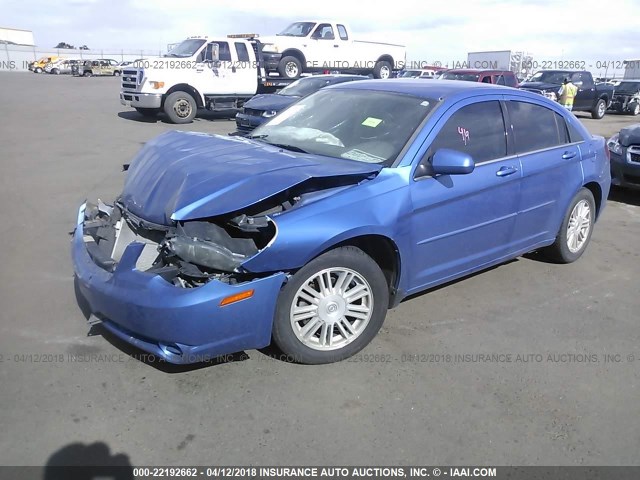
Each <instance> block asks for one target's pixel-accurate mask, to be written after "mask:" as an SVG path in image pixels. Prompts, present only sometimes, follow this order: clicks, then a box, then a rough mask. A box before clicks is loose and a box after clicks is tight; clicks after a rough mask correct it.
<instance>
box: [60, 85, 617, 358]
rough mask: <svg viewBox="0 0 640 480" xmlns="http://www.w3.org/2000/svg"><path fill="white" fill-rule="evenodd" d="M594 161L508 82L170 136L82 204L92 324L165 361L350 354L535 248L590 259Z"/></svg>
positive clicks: (594, 149) (603, 180) (597, 201)
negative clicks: (119, 186) (412, 308)
mask: <svg viewBox="0 0 640 480" xmlns="http://www.w3.org/2000/svg"><path fill="white" fill-rule="evenodd" d="M610 182H611V177H610V165H609V156H608V150H607V148H606V145H605V141H604V139H603V138H602V137H598V136H591V135H590V134H589V133H588V132H587V130H586V129H585V128H584V127H583V126H582V125H581V123H580V122H579V121H578V119H577V118H576V117H575V116H573V115H572V114H571V113H570V112H567V111H566V110H565V109H563V108H561V107H560V106H559V105H558V104H557V103H555V102H552V101H550V100H547V99H545V98H544V97H541V96H540V95H536V94H533V93H529V92H525V91H520V90H514V89H510V88H508V87H500V86H491V85H484V84H474V83H468V82H447V81H437V80H434V81H431V82H424V81H420V80H402V79H401V80H394V81H388V80H387V81H385V80H370V81H367V82H351V83H345V84H341V85H337V86H332V87H328V88H326V89H322V90H320V91H318V92H316V93H314V94H312V95H310V96H308V97H306V98H303V99H302V100H300V101H299V102H297V103H295V104H294V105H292V106H291V107H289V108H288V109H286V110H285V111H283V112H282V113H281V114H280V115H278V116H277V117H274V118H273V119H272V120H271V121H269V122H267V123H266V124H264V125H263V126H261V127H259V128H257V129H256V130H255V131H254V132H253V135H252V136H251V137H250V138H243V137H224V136H218V135H206V134H200V133H189V132H177V131H174V132H169V133H165V134H163V135H161V136H159V137H157V138H156V139H154V140H152V141H151V142H149V143H147V144H146V145H145V146H144V147H143V148H142V150H141V151H140V152H139V154H138V155H137V157H136V158H135V159H134V160H133V162H132V163H131V166H130V168H129V171H128V176H127V179H126V182H125V185H124V189H123V192H122V194H121V195H120V196H119V197H118V198H117V199H116V200H115V201H114V202H113V203H110V204H105V203H102V202H97V203H95V204H91V203H85V204H84V205H82V206H81V207H80V210H79V213H78V219H77V227H76V230H75V234H74V238H73V246H72V254H73V262H74V267H75V272H76V277H77V285H78V287H79V290H80V292H81V293H82V295H83V296H84V297H85V298H86V301H87V302H86V303H87V304H88V306H89V307H90V309H91V311H92V321H93V322H101V323H102V325H103V326H104V327H105V328H106V329H107V330H109V331H111V332H112V333H113V334H115V335H117V336H118V337H120V338H121V339H123V340H125V341H127V342H129V343H131V344H133V345H136V346H138V347H139V348H141V349H143V350H145V351H147V352H151V353H153V354H155V355H158V356H159V357H161V358H163V359H165V360H166V361H168V362H172V363H193V362H199V361H203V360H207V359H210V358H213V357H216V356H219V355H222V354H227V353H232V352H238V351H241V350H246V349H255V348H261V347H265V346H266V345H268V344H270V343H271V342H275V344H276V345H277V347H279V349H280V350H282V351H283V352H284V353H286V354H287V355H288V356H289V358H291V359H294V360H295V361H297V362H301V363H309V364H319V363H328V362H334V361H338V360H342V359H345V358H347V357H349V356H351V355H353V354H354V353H356V352H358V351H359V350H361V349H362V348H364V347H365V346H366V345H367V344H368V343H369V342H370V341H371V340H372V339H373V338H374V336H375V335H376V334H377V332H378V331H379V329H380V327H381V326H382V323H383V321H384V319H385V316H386V313H387V309H388V308H392V307H394V306H396V305H397V304H398V303H399V302H400V301H401V300H402V299H403V298H405V297H407V296H408V295H412V294H415V293H417V292H420V291H423V290H425V289H429V288H431V287H434V286H436V285H441V284H443V283H445V282H449V281H451V280H453V279H456V278H460V277H463V276H466V275H469V274H471V273H473V272H476V271H479V270H483V269H486V268H488V267H490V266H492V265H496V264H499V263H501V262H505V261H507V260H509V259H512V258H514V257H517V256H519V255H522V254H524V253H527V252H530V251H533V250H541V251H542V252H544V253H545V254H546V255H547V256H548V257H549V258H550V259H553V260H554V261H557V262H560V263H569V262H573V261H575V260H577V259H578V258H579V257H580V256H581V255H582V254H583V253H584V251H585V249H586V248H587V245H588V243H589V239H590V238H591V234H592V232H593V228H594V222H595V221H596V219H597V218H598V217H599V216H600V214H601V213H602V210H603V208H604V206H605V202H606V198H607V195H608V192H609V186H610Z"/></svg>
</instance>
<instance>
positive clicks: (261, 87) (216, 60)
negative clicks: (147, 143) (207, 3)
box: [120, 34, 294, 123]
mask: <svg viewBox="0 0 640 480" xmlns="http://www.w3.org/2000/svg"><path fill="white" fill-rule="evenodd" d="M257 37H258V36H257V35H256V34H238V35H228V36H227V37H222V38H221V37H207V36H197V37H189V38H187V39H186V40H184V41H183V42H181V43H180V44H178V45H176V46H174V47H173V48H172V49H171V50H170V51H169V52H168V53H167V54H166V55H164V56H162V57H151V58H143V59H140V60H137V61H136V62H134V63H133V65H132V66H130V67H127V68H125V69H124V70H123V72H122V86H121V89H120V103H122V104H123V105H125V106H129V107H133V108H135V109H136V111H138V113H140V114H142V115H144V116H147V117H153V116H155V115H157V114H158V113H160V112H161V111H164V113H165V114H166V115H167V116H168V117H169V120H170V121H171V122H173V123H190V122H191V121H192V120H193V118H194V117H195V115H196V113H197V110H198V109H207V110H211V111H228V110H237V109H239V108H242V105H243V104H244V102H245V101H247V100H248V99H250V98H251V97H253V96H254V95H256V94H258V93H269V92H273V91H275V90H277V89H279V88H282V87H284V86H286V85H288V84H290V83H291V82H293V81H294V80H293V79H289V78H282V77H278V76H271V75H268V74H267V72H266V69H265V60H264V56H263V54H262V47H263V43H262V42H260V41H259V40H258V38H257Z"/></svg>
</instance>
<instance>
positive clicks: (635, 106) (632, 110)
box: [629, 102, 640, 116]
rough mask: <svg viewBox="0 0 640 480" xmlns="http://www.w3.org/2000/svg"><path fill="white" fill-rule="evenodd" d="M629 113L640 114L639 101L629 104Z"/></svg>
mask: <svg viewBox="0 0 640 480" xmlns="http://www.w3.org/2000/svg"><path fill="white" fill-rule="evenodd" d="M629 113H631V115H633V116H636V115H638V114H640V103H638V102H633V103H631V104H629Z"/></svg>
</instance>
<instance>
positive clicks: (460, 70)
mask: <svg viewBox="0 0 640 480" xmlns="http://www.w3.org/2000/svg"><path fill="white" fill-rule="evenodd" d="M446 73H513V72H512V71H511V70H481V69H472V68H452V69H451V70H447V72H446Z"/></svg>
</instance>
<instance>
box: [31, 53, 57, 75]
mask: <svg viewBox="0 0 640 480" xmlns="http://www.w3.org/2000/svg"><path fill="white" fill-rule="evenodd" d="M59 58H60V57H59V56H57V55H47V56H45V57H41V58H39V59H38V60H35V61H34V62H31V63H29V67H28V68H29V70H30V71H32V72H33V73H42V72H44V67H45V66H46V65H47V64H48V63H51V62H55V61H56V60H58V59H59Z"/></svg>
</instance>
